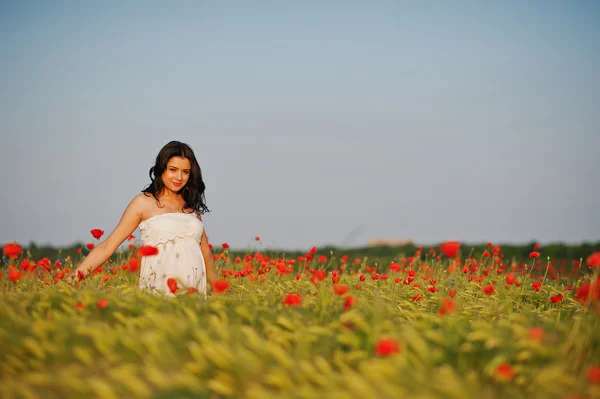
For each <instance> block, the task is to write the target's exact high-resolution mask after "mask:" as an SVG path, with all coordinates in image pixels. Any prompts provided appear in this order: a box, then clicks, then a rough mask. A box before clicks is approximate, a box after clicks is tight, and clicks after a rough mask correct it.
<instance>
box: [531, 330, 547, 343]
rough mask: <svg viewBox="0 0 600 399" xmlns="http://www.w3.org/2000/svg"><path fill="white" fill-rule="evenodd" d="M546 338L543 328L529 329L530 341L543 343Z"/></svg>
mask: <svg viewBox="0 0 600 399" xmlns="http://www.w3.org/2000/svg"><path fill="white" fill-rule="evenodd" d="M545 338H546V331H544V329H543V328H542V327H531V328H530V329H529V339H532V340H534V341H543V340H544V339H545Z"/></svg>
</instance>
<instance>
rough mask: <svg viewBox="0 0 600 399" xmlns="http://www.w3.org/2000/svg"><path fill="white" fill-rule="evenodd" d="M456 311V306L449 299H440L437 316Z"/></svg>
mask: <svg viewBox="0 0 600 399" xmlns="http://www.w3.org/2000/svg"><path fill="white" fill-rule="evenodd" d="M455 309H456V304H455V303H454V302H453V301H452V299H450V298H444V299H442V306H441V307H440V309H439V310H438V314H439V315H440V316H443V315H445V314H450V313H453V312H454V310H455Z"/></svg>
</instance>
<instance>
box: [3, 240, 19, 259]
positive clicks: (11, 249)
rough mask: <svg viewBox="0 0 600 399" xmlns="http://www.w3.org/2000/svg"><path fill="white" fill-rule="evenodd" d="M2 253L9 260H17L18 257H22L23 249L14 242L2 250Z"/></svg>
mask: <svg viewBox="0 0 600 399" xmlns="http://www.w3.org/2000/svg"><path fill="white" fill-rule="evenodd" d="M2 252H3V253H4V255H6V256H8V257H9V258H16V257H17V256H19V255H21V253H22V252H23V248H22V247H21V246H20V245H19V244H17V243H16V242H13V243H9V244H6V245H5V246H4V248H2Z"/></svg>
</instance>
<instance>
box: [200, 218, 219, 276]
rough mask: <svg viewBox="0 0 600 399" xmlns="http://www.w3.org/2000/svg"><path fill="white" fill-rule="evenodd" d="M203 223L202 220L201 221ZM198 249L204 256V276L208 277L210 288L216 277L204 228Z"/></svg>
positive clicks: (215, 269) (213, 261)
mask: <svg viewBox="0 0 600 399" xmlns="http://www.w3.org/2000/svg"><path fill="white" fill-rule="evenodd" d="M198 219H200V221H202V217H201V216H200V215H198ZM202 224H203V225H204V222H202ZM200 251H201V252H202V257H203V258H204V264H205V265H206V278H207V279H208V283H209V284H210V287H211V288H212V286H213V283H214V282H215V280H216V279H217V268H216V267H215V260H214V258H213V254H212V251H211V250H210V247H209V246H208V236H207V235H206V229H203V231H202V239H201V240H200Z"/></svg>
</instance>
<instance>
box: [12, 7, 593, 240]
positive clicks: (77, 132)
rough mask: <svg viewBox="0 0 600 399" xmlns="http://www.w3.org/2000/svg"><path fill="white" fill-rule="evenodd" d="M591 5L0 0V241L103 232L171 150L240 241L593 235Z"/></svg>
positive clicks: (216, 229) (226, 234) (209, 223)
mask: <svg viewBox="0 0 600 399" xmlns="http://www.w3.org/2000/svg"><path fill="white" fill-rule="evenodd" d="M599 4H600V3H598V2H593V1H587V2H586V1H581V2H567V1H564V2H560V1H549V2H546V1H538V2H534V1H531V2H518V1H505V2H491V1H490V2H473V1H451V2H441V1H439V2H426V1H424V2H392V1H381V2H360V3H359V2H350V3H342V2H294V3H292V2H275V1H271V2H236V1H230V2H201V1H188V2H186V1H182V2H158V1H154V2H153V1H144V2H142V1H129V2H112V1H108V2H75V1H58V2H41V1H30V2H17V1H3V2H1V3H0V51H1V54H2V62H1V63H0V132H1V134H2V143H3V146H2V148H3V151H2V156H1V157H0V173H1V178H2V181H3V182H4V188H5V189H4V194H3V196H2V197H3V201H2V202H3V206H2V207H1V209H0V226H1V227H0V243H1V242H8V241H14V240H16V241H17V242H20V243H23V244H27V243H29V242H30V241H35V242H36V243H38V244H53V245H68V244H71V243H73V242H76V241H85V240H88V239H89V238H90V237H91V236H90V235H89V230H90V229H92V228H101V229H104V230H106V231H107V233H108V232H110V231H112V230H113V229H114V227H115V226H116V223H117V222H118V220H119V219H120V217H121V215H122V212H123V210H124V209H125V207H126V206H127V204H128V203H129V201H130V200H131V199H132V198H133V197H134V196H135V195H136V194H137V193H139V192H140V191H141V190H142V188H143V187H144V186H145V185H146V184H147V183H148V182H149V179H148V169H149V168H150V167H151V166H152V162H153V160H154V158H155V157H156V154H157V153H158V151H159V149H160V148H161V147H162V146H163V145H164V144H166V143H167V142H168V141H170V140H180V141H183V142H186V143H188V144H189V145H190V146H191V147H192V148H193V149H194V151H195V152H196V155H197V158H198V159H199V162H200V165H201V167H202V170H203V173H204V177H205V181H206V184H207V191H206V196H207V203H208V206H209V208H211V210H212V212H211V213H210V214H208V215H207V216H205V218H204V219H205V225H206V229H207V233H208V236H209V238H210V241H211V242H213V243H222V242H225V241H227V242H229V243H230V244H231V246H232V247H236V248H244V247H247V246H250V245H254V244H253V242H252V238H253V237H254V236H255V235H259V236H261V237H262V239H263V245H265V246H274V247H279V248H288V249H292V248H307V247H309V246H311V245H325V244H333V245H346V246H358V245H365V244H366V243H367V241H368V240H369V239H374V238H382V237H385V238H394V239H410V240H414V241H415V242H417V243H421V244H430V243H436V242H440V241H443V240H448V239H453V240H461V241H469V242H483V241H488V240H491V241H494V242H529V241H531V240H538V241H540V242H555V241H565V242H580V241H584V240H591V241H597V240H600V212H599V211H598V209H600V185H599V184H598V178H597V177H596V174H597V171H598V170H599V160H600V157H599V156H598V155H597V154H598V148H600V114H599V112H598V110H599V109H600V78H598V73H597V71H599V70H600V28H599V27H598V24H597V23H596V22H597V21H598V17H600V5H599Z"/></svg>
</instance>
